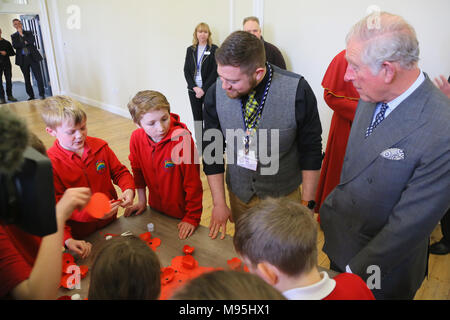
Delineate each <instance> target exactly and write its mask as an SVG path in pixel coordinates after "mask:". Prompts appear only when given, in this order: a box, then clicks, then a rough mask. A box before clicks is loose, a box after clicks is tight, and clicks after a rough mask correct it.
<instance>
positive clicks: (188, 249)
mask: <svg viewBox="0 0 450 320" xmlns="http://www.w3.org/2000/svg"><path fill="white" fill-rule="evenodd" d="M194 250H195V248H194V247H190V246H188V245H185V246H184V247H183V252H184V254H190V255H192V253H193V252H194Z"/></svg>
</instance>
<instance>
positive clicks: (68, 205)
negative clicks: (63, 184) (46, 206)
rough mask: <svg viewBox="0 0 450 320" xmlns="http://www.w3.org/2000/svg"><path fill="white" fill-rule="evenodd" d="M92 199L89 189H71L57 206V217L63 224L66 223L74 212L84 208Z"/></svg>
mask: <svg viewBox="0 0 450 320" xmlns="http://www.w3.org/2000/svg"><path fill="white" fill-rule="evenodd" d="M90 198H91V190H90V189H89V188H69V189H67V190H66V191H65V192H64V194H63V196H62V198H61V199H60V200H59V201H58V203H57V204H56V217H57V218H58V219H60V220H59V221H61V222H64V223H65V222H66V221H67V219H69V218H70V216H71V215H72V212H73V210H75V209H81V208H83V207H84V206H85V205H86V204H87V203H88V202H89V199H90Z"/></svg>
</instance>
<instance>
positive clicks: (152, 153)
mask: <svg viewBox="0 0 450 320" xmlns="http://www.w3.org/2000/svg"><path fill="white" fill-rule="evenodd" d="M197 158H198V154H197V151H196V148H195V144H194V141H193V140H192V136H191V133H190V132H189V130H188V129H187V127H186V125H185V124H184V123H182V122H180V116H179V115H177V114H174V113H171V114H170V129H169V132H168V133H167V135H166V136H165V137H164V138H163V139H162V140H161V141H160V142H158V143H155V142H154V141H153V140H152V139H151V138H150V137H149V136H147V134H146V133H145V131H144V130H143V129H141V128H140V129H137V130H135V131H134V132H133V133H132V134H131V139H130V156H129V159H130V163H131V169H132V171H133V176H134V183H135V185H136V189H144V188H145V187H148V189H149V196H148V204H149V206H150V207H151V208H153V209H155V210H157V211H160V212H163V213H165V214H167V215H169V216H172V217H175V218H178V219H182V221H184V222H188V223H190V224H192V225H194V226H195V227H197V226H198V225H199V223H200V218H201V214H202V208H203V207H202V197H203V188H202V182H201V180H200V164H199V163H198V162H199V161H198V159H197ZM194 159H197V161H196V162H197V163H194Z"/></svg>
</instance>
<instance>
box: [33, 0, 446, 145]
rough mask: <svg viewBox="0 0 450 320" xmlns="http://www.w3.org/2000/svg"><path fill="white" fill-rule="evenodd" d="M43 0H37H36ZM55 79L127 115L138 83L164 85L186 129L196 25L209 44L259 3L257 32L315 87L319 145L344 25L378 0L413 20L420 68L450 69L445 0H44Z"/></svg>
mask: <svg viewBox="0 0 450 320" xmlns="http://www.w3.org/2000/svg"><path fill="white" fill-rule="evenodd" d="M42 1H44V0H42ZM46 3H47V5H48V15H49V20H50V24H51V29H52V37H53V40H54V43H55V52H56V62H57V65H58V71H59V73H60V74H59V76H60V79H61V87H62V89H63V91H64V92H66V93H68V94H71V95H73V96H75V97H78V98H79V99H80V100H82V101H84V102H87V103H90V104H92V105H96V106H99V107H102V108H106V109H108V110H110V111H113V112H116V113H119V114H122V115H124V116H128V111H127V109H126V104H127V102H128V101H129V99H130V98H131V97H132V96H133V95H134V94H135V93H136V92H137V91H139V90H142V89H153V90H159V91H161V92H162V93H164V94H165V95H166V96H167V98H168V100H169V102H170V103H171V105H172V110H173V112H176V113H178V114H180V116H181V119H182V120H183V121H184V122H186V123H187V124H188V126H189V127H190V128H191V129H192V128H193V125H192V124H193V121H192V115H191V111H190V105H189V100H188V97H187V92H186V83H185V80H184V76H183V64H184V57H185V52H186V47H187V46H189V45H190V43H191V40H192V33H193V29H194V27H195V25H196V24H197V23H198V22H200V21H204V22H207V23H208V24H209V25H210V27H211V29H212V32H213V40H214V43H216V44H218V45H220V43H221V42H222V41H223V40H224V39H225V38H226V36H227V35H228V34H229V32H230V31H231V30H236V29H241V22H242V18H243V17H245V16H248V15H258V14H259V13H260V12H263V17H262V18H263V19H262V20H263V21H264V24H263V36H264V38H265V39H266V40H267V41H269V42H272V43H274V44H276V45H277V46H278V47H279V48H280V49H281V51H282V52H283V54H284V56H285V59H286V61H287V65H288V68H289V69H290V70H292V71H294V72H297V73H300V74H302V75H303V76H305V78H306V79H307V80H308V82H309V83H310V85H311V87H312V88H313V90H314V92H315V94H316V97H317V100H318V105H319V112H320V117H321V121H322V126H323V138H324V139H323V140H324V149H325V143H326V139H327V137H328V130H329V125H330V120H331V116H332V112H331V110H330V109H329V108H328V107H327V106H326V104H325V102H324V101H323V98H322V95H323V89H322V87H321V85H320V84H321V81H322V77H323V74H324V73H325V70H326V68H327V66H328V64H329V63H330V61H331V59H332V58H333V57H334V55H335V54H336V53H338V52H339V51H340V50H342V49H343V48H344V47H345V42H344V39H345V35H346V33H347V31H348V30H349V28H350V26H351V25H353V24H354V23H355V22H356V21H357V20H359V19H360V18H362V17H363V16H365V15H366V8H367V7H368V6H370V5H374V4H375V5H378V6H379V7H380V8H381V9H382V10H385V11H389V12H392V13H395V14H399V15H401V16H403V17H405V18H406V20H408V21H409V22H410V23H411V24H412V25H413V26H414V27H415V29H416V32H417V35H418V38H419V42H420V46H421V57H422V59H421V62H420V66H421V68H422V69H423V70H424V71H426V72H427V73H428V74H429V76H430V77H432V78H434V77H436V76H438V75H439V74H444V75H445V76H446V77H448V75H449V74H450V61H449V59H448V56H449V53H450V42H449V39H450V30H449V28H448V22H447V15H448V12H450V1H448V0H429V1H423V0H396V1H381V0H342V1H333V0H317V1H307V0H265V1H264V0H228V1H227V0H190V1H184V0H171V1H160V0H146V1H144V0H127V1H119V0H46ZM70 5H77V6H78V7H79V8H80V10H81V11H80V13H81V15H80V18H81V28H80V29H79V30H78V29H72V30H71V29H69V28H68V27H67V26H66V22H67V20H68V19H69V17H70V14H68V13H67V12H66V10H67V8H68V7H69V6H70Z"/></svg>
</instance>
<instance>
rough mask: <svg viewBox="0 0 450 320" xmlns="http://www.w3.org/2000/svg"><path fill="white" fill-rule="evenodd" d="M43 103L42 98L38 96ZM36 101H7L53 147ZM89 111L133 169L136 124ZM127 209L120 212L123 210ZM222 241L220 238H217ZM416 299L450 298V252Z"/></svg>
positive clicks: (436, 263)
mask: <svg viewBox="0 0 450 320" xmlns="http://www.w3.org/2000/svg"><path fill="white" fill-rule="evenodd" d="M34 101H36V102H37V103H39V100H34ZM36 102H34V103H33V102H19V103H11V104H7V105H4V106H5V107H6V108H10V109H11V110H12V111H14V112H16V113H17V114H18V115H20V116H21V117H22V118H24V119H25V120H26V121H27V123H28V126H29V129H30V130H31V131H33V132H34V133H35V134H36V135H37V136H38V137H39V138H40V139H41V140H42V141H43V142H44V144H45V145H46V147H47V148H49V147H50V146H51V145H52V144H53V141H54V138H53V137H52V136H50V135H48V134H47V133H46V132H45V125H44V123H43V121H42V120H41V118H40V116H39V113H38V106H37V105H36ZM85 107H86V112H87V115H88V121H87V127H88V134H89V135H90V136H94V137H98V138H102V139H104V140H106V141H107V142H108V143H109V146H110V147H111V149H112V150H113V151H114V152H115V153H116V155H117V157H118V158H119V160H120V161H121V162H122V163H123V164H125V165H126V166H127V167H128V168H129V169H130V163H129V161H128V154H129V149H128V144H129V140H130V135H131V132H132V131H133V130H134V129H136V125H135V124H134V123H133V122H132V121H131V120H130V119H127V118H124V117H121V116H118V115H115V114H112V113H110V112H107V111H104V110H101V109H98V108H94V107H90V106H85ZM201 180H202V183H203V191H204V193H203V195H204V196H203V215H202V220H201V224H202V225H203V226H208V225H209V221H210V218H211V209H212V198H211V193H210V190H209V186H208V183H207V181H206V177H205V175H204V174H203V172H202V174H201ZM121 213H123V212H119V214H121ZM227 233H228V234H230V235H233V234H234V225H233V224H229V230H227ZM441 237H442V234H441V230H440V227H439V226H436V228H435V230H434V231H433V233H432V235H431V242H435V241H437V240H439V239H440V238H441ZM216 241H219V240H216ZM323 242H324V237H323V232H322V231H320V230H319V237H318V242H317V247H318V251H319V259H318V262H319V265H320V266H322V267H325V268H328V267H329V263H330V262H329V260H328V258H327V256H326V255H325V254H324V253H323V252H322V246H323ZM415 299H417V300H434V299H438V300H449V299H450V254H447V255H445V256H437V255H430V261H429V275H428V279H426V280H425V281H424V282H423V284H422V287H421V288H420V289H419V290H418V292H417V294H416V297H415Z"/></svg>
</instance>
